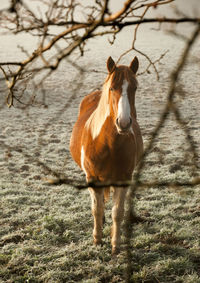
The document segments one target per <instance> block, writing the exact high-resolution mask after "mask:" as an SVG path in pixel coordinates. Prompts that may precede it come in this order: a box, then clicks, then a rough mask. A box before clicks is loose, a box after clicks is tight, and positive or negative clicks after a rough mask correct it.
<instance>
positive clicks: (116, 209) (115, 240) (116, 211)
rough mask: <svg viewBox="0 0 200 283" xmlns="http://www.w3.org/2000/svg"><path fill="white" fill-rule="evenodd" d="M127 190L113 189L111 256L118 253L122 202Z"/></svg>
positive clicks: (122, 211)
mask: <svg viewBox="0 0 200 283" xmlns="http://www.w3.org/2000/svg"><path fill="white" fill-rule="evenodd" d="M126 192H127V188H121V187H115V188H114V192H113V208H112V221H113V225H112V232H111V237H112V239H111V243H112V254H116V253H118V252H119V248H120V240H121V231H120V228H121V223H122V220H123V217H124V202H125V197H126Z"/></svg>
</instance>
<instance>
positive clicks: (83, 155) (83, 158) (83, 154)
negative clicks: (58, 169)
mask: <svg viewBox="0 0 200 283" xmlns="http://www.w3.org/2000/svg"><path fill="white" fill-rule="evenodd" d="M84 161H85V151H84V148H83V146H82V147H81V168H82V170H83V171H84V173H85V175H86V178H87V172H86V169H85V166H84Z"/></svg>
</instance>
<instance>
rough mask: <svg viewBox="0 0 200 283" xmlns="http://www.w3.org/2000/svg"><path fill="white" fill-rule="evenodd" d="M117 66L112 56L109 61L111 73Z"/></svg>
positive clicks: (108, 65) (108, 67)
mask: <svg viewBox="0 0 200 283" xmlns="http://www.w3.org/2000/svg"><path fill="white" fill-rule="evenodd" d="M115 67H116V65H115V62H114V60H113V59H112V57H111V56H110V57H109V58H108V60H107V69H108V72H109V73H112V72H113V71H114V69H115Z"/></svg>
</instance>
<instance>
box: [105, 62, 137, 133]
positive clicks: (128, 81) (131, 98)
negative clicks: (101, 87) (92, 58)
mask: <svg viewBox="0 0 200 283" xmlns="http://www.w3.org/2000/svg"><path fill="white" fill-rule="evenodd" d="M138 66H139V62H138V59H137V57H135V58H134V59H133V61H132V62H131V64H130V66H129V67H128V66H116V65H115V62H114V61H113V59H112V58H111V57H109V58H108V60H107V69H108V72H109V75H108V79H107V83H108V91H109V103H110V109H111V115H112V117H113V120H114V123H115V125H116V127H117V130H118V132H119V134H125V133H128V132H130V131H132V127H131V126H132V121H133V119H134V118H135V115H136V111H135V92H136V89H137V80H136V72H137V70H138Z"/></svg>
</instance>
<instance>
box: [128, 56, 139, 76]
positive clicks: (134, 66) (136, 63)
mask: <svg viewBox="0 0 200 283" xmlns="http://www.w3.org/2000/svg"><path fill="white" fill-rule="evenodd" d="M138 67H139V61H138V58H137V57H136V56H135V58H134V59H133V61H132V62H131V64H130V68H131V70H132V71H133V73H135V74H136V73H137V70H138Z"/></svg>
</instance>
